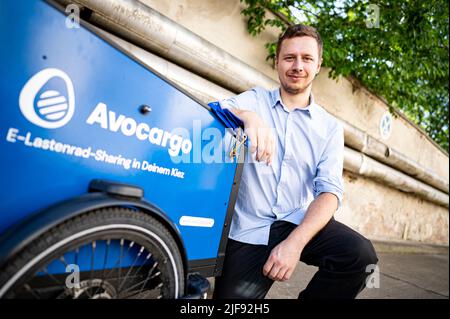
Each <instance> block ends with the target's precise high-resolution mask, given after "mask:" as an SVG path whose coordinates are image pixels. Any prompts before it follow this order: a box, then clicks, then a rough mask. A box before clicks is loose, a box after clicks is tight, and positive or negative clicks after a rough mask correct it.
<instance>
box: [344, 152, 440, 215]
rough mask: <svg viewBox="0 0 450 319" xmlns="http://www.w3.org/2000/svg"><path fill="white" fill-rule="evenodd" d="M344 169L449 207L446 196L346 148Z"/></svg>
mask: <svg viewBox="0 0 450 319" xmlns="http://www.w3.org/2000/svg"><path fill="white" fill-rule="evenodd" d="M344 168H345V169H346V170H348V171H350V172H354V173H356V174H359V175H362V176H365V177H369V178H371V179H374V180H377V181H379V182H382V183H383V184H387V185H389V186H391V187H394V188H396V189H398V190H401V191H402V192H406V193H414V194H416V195H418V196H419V197H421V198H424V199H426V200H428V201H430V202H434V203H436V204H439V205H442V206H445V207H449V197H448V195H447V194H445V193H443V192H441V191H439V190H437V189H435V188H433V187H431V186H429V185H427V184H425V183H422V182H420V181H418V180H416V179H414V178H412V177H410V176H407V175H405V174H403V173H401V172H399V171H398V170H395V169H393V168H391V167H389V166H387V165H384V164H382V163H380V162H377V161H375V160H374V159H372V158H370V157H368V156H366V155H364V154H363V153H360V152H357V151H355V150H352V149H350V148H348V147H346V148H345V151H344Z"/></svg>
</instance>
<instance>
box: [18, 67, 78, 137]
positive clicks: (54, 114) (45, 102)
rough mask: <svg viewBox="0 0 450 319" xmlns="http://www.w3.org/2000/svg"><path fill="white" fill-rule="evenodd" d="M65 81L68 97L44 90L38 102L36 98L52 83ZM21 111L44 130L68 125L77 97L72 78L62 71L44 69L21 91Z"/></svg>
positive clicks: (55, 91)
mask: <svg viewBox="0 0 450 319" xmlns="http://www.w3.org/2000/svg"><path fill="white" fill-rule="evenodd" d="M55 79H59V81H61V80H62V81H63V83H64V86H65V91H66V92H65V93H66V95H63V94H61V92H59V91H57V90H50V89H48V90H44V92H42V93H41V94H40V95H39V97H38V99H37V103H35V102H36V97H37V95H38V93H39V91H41V90H42V89H43V88H45V87H46V86H50V85H47V83H48V82H50V81H53V82H54V81H55ZM19 106H20V111H21V112H22V114H23V115H24V116H25V118H26V119H27V120H28V121H30V122H31V123H33V124H35V125H38V126H41V127H44V128H51V129H53V128H58V127H61V126H64V125H66V124H67V123H68V122H69V121H70V119H71V118H72V115H73V113H74V111H75V95H74V91H73V84H72V81H71V80H70V78H69V77H68V76H67V74H66V73H64V72H63V71H61V70H58V69H53V68H49V69H44V70H42V71H40V72H38V73H36V74H35V75H34V76H33V77H32V78H31V79H29V80H28V82H27V83H26V84H25V86H24V87H23V89H22V91H20V96H19Z"/></svg>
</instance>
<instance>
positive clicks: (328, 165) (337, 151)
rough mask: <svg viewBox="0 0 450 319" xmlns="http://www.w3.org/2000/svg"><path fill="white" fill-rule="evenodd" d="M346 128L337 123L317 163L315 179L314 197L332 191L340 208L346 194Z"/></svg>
mask: <svg viewBox="0 0 450 319" xmlns="http://www.w3.org/2000/svg"><path fill="white" fill-rule="evenodd" d="M343 168H344V129H343V127H342V125H341V124H340V123H337V125H336V127H335V129H334V130H333V131H332V133H331V134H330V136H329V138H328V142H327V144H326V146H325V149H324V151H323V153H322V156H321V159H320V161H319V164H318V165H317V170H316V176H315V178H314V179H313V191H314V198H316V197H317V196H319V195H320V194H321V193H332V194H334V195H336V197H337V198H338V202H339V203H338V208H340V207H341V205H342V197H343V194H344V182H343V177H342V173H343Z"/></svg>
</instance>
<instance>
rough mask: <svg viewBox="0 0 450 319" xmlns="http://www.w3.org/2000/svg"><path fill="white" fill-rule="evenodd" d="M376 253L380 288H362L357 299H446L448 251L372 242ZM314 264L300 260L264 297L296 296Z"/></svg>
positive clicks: (447, 293) (313, 271)
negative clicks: (290, 272)
mask: <svg viewBox="0 0 450 319" xmlns="http://www.w3.org/2000/svg"><path fill="white" fill-rule="evenodd" d="M372 242H373V244H374V246H375V250H376V251H377V255H378V259H379V262H378V267H379V274H380V277H379V279H380V280H379V288H371V289H367V288H366V289H365V290H364V291H362V292H361V294H360V295H359V296H358V298H360V299H448V298H449V250H448V246H436V245H426V244H416V243H405V242H376V241H372ZM316 270H317V267H314V266H308V265H306V264H304V263H299V265H298V266H297V268H296V270H295V272H294V274H293V275H292V277H291V279H290V280H288V281H287V282H276V283H274V285H273V286H272V288H271V290H270V291H269V293H268V294H267V296H266V298H267V299H295V298H297V296H298V293H299V292H300V291H301V290H303V289H304V288H305V287H306V285H307V284H308V282H309V281H310V279H311V278H312V276H313V275H314V273H315V272H316Z"/></svg>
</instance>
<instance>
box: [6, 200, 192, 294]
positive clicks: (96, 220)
mask: <svg viewBox="0 0 450 319" xmlns="http://www.w3.org/2000/svg"><path fill="white" fill-rule="evenodd" d="M89 251H90V254H89ZM114 254H115V255H114ZM83 256H84V257H83ZM86 256H90V257H89V258H87V257H86ZM113 256H114V257H113ZM117 256H118V257H117ZM102 258H103V259H102ZM132 260H133V262H131V261H132ZM70 261H73V262H72V263H70ZM89 263H90V269H89V267H87V264H89ZM124 263H125V266H126V267H124V266H123V264H124ZM127 263H128V264H127ZM78 264H79V265H84V268H83V269H82V270H81V271H80V272H78V273H77V274H79V277H78V278H79V281H78V280H75V279H77V276H75V275H76V274H75V273H72V272H67V270H68V269H69V268H70V267H78ZM99 264H100V265H103V267H100V268H99ZM58 267H59V268H58ZM67 267H69V268H67ZM80 267H81V266H80ZM60 268H61V269H65V271H61V270H60V271H59V272H58V271H56V270H58V269H60ZM49 269H51V271H49ZM80 269H81V268H80ZM71 270H73V269H71ZM69 277H70V278H69ZM184 281H185V278H184V270H183V262H182V258H181V255H180V251H179V248H178V246H177V244H176V242H175V241H174V239H173V237H172V235H171V234H170V232H169V231H168V230H167V229H166V227H164V225H163V224H161V223H160V222H159V221H157V220H156V219H155V218H154V217H152V216H149V215H148V214H145V213H143V212H141V211H138V210H133V209H130V208H122V207H112V208H105V209H99V210H96V211H92V212H89V213H86V214H83V215H80V216H77V217H75V218H73V219H70V220H68V221H66V222H64V223H62V224H60V225H57V226H55V227H54V228H52V229H50V230H49V231H47V232H46V233H44V234H43V235H42V236H40V237H39V238H37V239H36V240H35V241H33V242H32V243H31V244H30V245H28V246H27V247H25V248H24V249H23V250H22V251H21V252H19V253H18V254H17V255H16V256H14V257H13V258H12V259H11V260H9V261H8V262H7V263H6V266H5V267H3V268H2V269H0V298H8V299H9V298H38V299H52V298H93V299H98V298H121V299H122V298H172V299H173V298H178V297H181V296H182V295H183V293H184V284H185V283H184Z"/></svg>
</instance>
